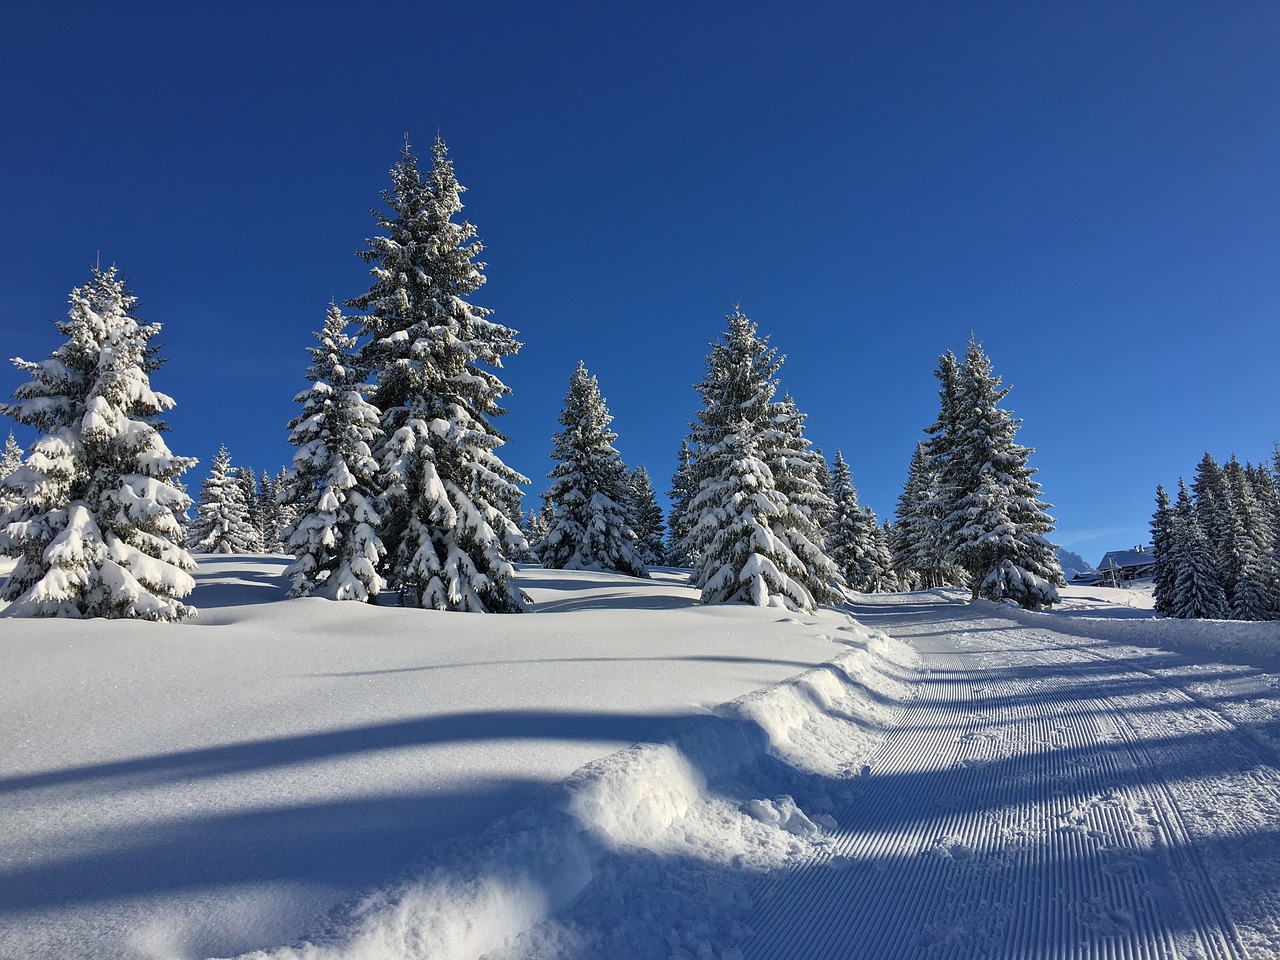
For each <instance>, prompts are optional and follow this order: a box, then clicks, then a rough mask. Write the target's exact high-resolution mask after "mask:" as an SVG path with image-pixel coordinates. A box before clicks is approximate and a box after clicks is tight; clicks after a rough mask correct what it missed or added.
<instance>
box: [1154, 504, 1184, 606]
mask: <svg viewBox="0 0 1280 960" xmlns="http://www.w3.org/2000/svg"><path fill="white" fill-rule="evenodd" d="M1173 527H1174V512H1173V504H1172V503H1171V501H1170V500H1169V494H1168V493H1166V492H1165V489H1164V487H1163V486H1162V485H1159V484H1157V485H1156V509H1155V513H1153V514H1152V515H1151V552H1152V553H1153V554H1154V555H1155V558H1156V562H1155V571H1154V573H1153V574H1152V577H1151V593H1152V596H1153V597H1154V599H1155V606H1156V612H1157V613H1159V614H1160V615H1161V616H1165V617H1171V616H1173V607H1174V586H1175V584H1176V583H1177V577H1178V568H1177V565H1176V557H1175V556H1174V555H1173V540H1174V533H1173Z"/></svg>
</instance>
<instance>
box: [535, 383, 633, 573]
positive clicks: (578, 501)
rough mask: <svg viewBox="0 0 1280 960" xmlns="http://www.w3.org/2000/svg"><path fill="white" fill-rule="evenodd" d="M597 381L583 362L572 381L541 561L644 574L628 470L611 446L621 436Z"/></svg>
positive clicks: (566, 566) (555, 566) (557, 446)
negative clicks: (613, 428) (633, 521)
mask: <svg viewBox="0 0 1280 960" xmlns="http://www.w3.org/2000/svg"><path fill="white" fill-rule="evenodd" d="M612 422H613V417H612V416H610V415H609V410H608V408H607V407H606V405H605V401H604V398H603V397H601V396H600V385H599V383H597V381H596V378H595V377H593V376H591V375H590V374H589V373H587V368H586V367H585V366H584V365H583V363H582V361H578V369H577V370H576V371H574V374H573V376H572V377H571V378H570V379H569V392H568V393H567V394H565V398H564V409H563V411H562V412H561V414H560V423H561V425H562V426H563V427H564V429H563V430H562V431H560V432H559V433H557V434H556V435H555V446H554V448H553V449H552V451H551V459H552V460H554V461H555V462H556V466H555V468H554V469H553V470H552V471H551V473H550V474H549V476H550V477H551V486H550V488H548V490H547V492H546V494H545V495H544V497H545V499H546V502H547V503H548V504H549V505H550V506H551V520H550V521H549V523H548V525H547V535H546V537H544V538H543V540H542V543H541V545H540V546H539V548H538V556H539V558H540V559H541V560H542V563H543V566H546V567H551V568H552V569H557V570H564V569H568V570H616V571H618V572H619V573H626V574H630V575H631V576H633V577H647V576H648V575H649V574H648V571H647V570H646V569H645V562H644V560H643V559H642V558H641V556H640V551H639V549H638V548H639V540H638V538H637V536H636V532H635V530H634V529H633V527H632V525H631V520H632V511H631V474H630V472H629V471H628V470H627V467H626V464H624V463H623V462H622V457H621V455H619V453H618V451H617V450H616V449H614V446H613V443H614V441H615V440H617V439H618V435H617V434H616V433H615V432H614V431H612V430H610V429H609V424H610V423H612Z"/></svg>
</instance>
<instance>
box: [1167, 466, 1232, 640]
mask: <svg viewBox="0 0 1280 960" xmlns="http://www.w3.org/2000/svg"><path fill="white" fill-rule="evenodd" d="M1169 552H1170V555H1171V556H1172V557H1173V563H1174V568H1175V570H1176V576H1175V578H1174V587H1173V603H1172V605H1171V606H1170V608H1169V613H1170V616H1173V617H1177V618H1178V619H1180V620H1225V619H1226V618H1227V596H1226V593H1225V592H1224V591H1223V589H1222V584H1221V583H1219V582H1218V577H1217V572H1216V570H1215V569H1214V563H1213V555H1212V552H1211V550H1210V547H1209V544H1208V542H1207V540H1206V539H1205V535H1204V531H1203V530H1202V529H1201V524H1200V521H1199V519H1198V518H1197V516H1196V507H1195V505H1194V504H1193V503H1192V500H1191V494H1190V492H1189V491H1188V490H1187V485H1186V484H1185V483H1184V482H1183V481H1182V480H1179V481H1178V499H1177V502H1176V503H1175V505H1174V508H1173V528H1172V531H1171V537H1170V543H1169Z"/></svg>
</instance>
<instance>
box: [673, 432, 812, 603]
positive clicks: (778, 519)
mask: <svg viewBox="0 0 1280 960" xmlns="http://www.w3.org/2000/svg"><path fill="white" fill-rule="evenodd" d="M756 432H757V429H756V428H755V427H753V426H752V424H750V423H748V422H747V421H741V422H740V424H739V426H738V429H736V430H734V431H732V432H730V433H729V434H728V435H727V436H725V438H724V439H723V440H721V441H720V442H719V443H718V444H717V445H716V446H715V447H713V448H711V449H710V450H708V451H705V453H704V455H705V456H706V457H708V459H709V461H710V462H712V463H716V464H718V465H719V467H720V472H719V473H717V474H716V475H715V476H713V477H708V478H707V479H705V480H704V481H703V482H702V483H701V484H700V486H699V490H698V495H697V496H696V497H695V498H694V499H693V503H692V504H691V505H690V506H691V509H692V512H693V515H694V516H696V517H697V518H698V522H697V523H696V524H695V525H694V527H693V529H692V531H691V532H690V540H691V541H692V545H693V547H694V548H695V549H696V551H697V557H698V560H697V565H696V566H695V567H694V575H693V584H694V586H696V587H698V588H699V589H700V590H701V591H702V602H703V603H734V602H742V603H752V604H755V605H756V606H761V607H765V606H780V607H786V608H787V609H789V610H794V611H797V612H800V611H811V610H813V608H814V598H813V595H812V594H811V593H810V592H809V591H808V590H807V589H806V588H805V585H804V583H803V582H802V581H801V579H800V576H801V575H802V574H803V573H804V572H805V570H804V564H803V562H802V561H801V559H800V558H799V557H798V556H797V555H796V553H795V552H794V551H793V550H792V549H791V545H790V543H789V538H788V536H787V531H786V529H785V527H784V526H783V523H784V522H785V520H786V519H787V517H788V513H789V511H788V506H787V502H786V497H784V496H783V495H782V494H781V493H779V492H778V489H777V487H776V485H775V484H774V480H773V472H772V471H771V470H770V469H769V466H768V464H766V463H765V462H764V461H763V460H762V459H760V457H759V456H758V455H757V454H756V449H755V440H754V438H753V435H754V434H755V433H756Z"/></svg>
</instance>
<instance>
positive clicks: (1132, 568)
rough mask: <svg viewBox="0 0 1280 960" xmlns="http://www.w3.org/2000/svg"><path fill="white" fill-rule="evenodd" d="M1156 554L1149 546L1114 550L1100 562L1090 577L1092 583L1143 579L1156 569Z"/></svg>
mask: <svg viewBox="0 0 1280 960" xmlns="http://www.w3.org/2000/svg"><path fill="white" fill-rule="evenodd" d="M1155 566H1156V555H1155V554H1154V553H1152V552H1151V551H1150V550H1149V549H1148V548H1147V547H1131V548H1130V549H1128V550H1112V551H1111V552H1110V553H1108V554H1107V555H1106V556H1105V557H1103V558H1102V561H1101V562H1100V563H1099V564H1098V569H1097V571H1096V572H1095V573H1094V574H1093V575H1092V576H1091V577H1090V582H1091V583H1104V584H1105V583H1123V582H1126V581H1129V580H1141V579H1143V578H1145V577H1149V576H1151V574H1152V573H1153V572H1154V571H1155Z"/></svg>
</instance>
